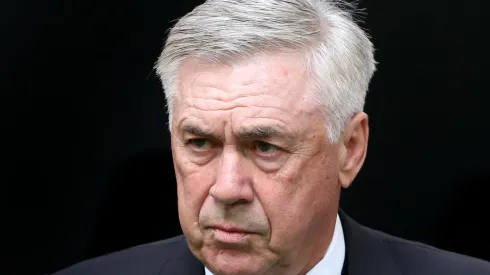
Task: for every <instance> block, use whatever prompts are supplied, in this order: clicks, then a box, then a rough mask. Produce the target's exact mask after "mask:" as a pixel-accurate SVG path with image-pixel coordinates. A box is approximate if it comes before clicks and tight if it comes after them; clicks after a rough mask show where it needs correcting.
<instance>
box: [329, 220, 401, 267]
mask: <svg viewBox="0 0 490 275" xmlns="http://www.w3.org/2000/svg"><path fill="white" fill-rule="evenodd" d="M339 217H340V221H341V222H342V229H343V231H344V239H345V247H346V262H345V263H346V264H345V265H344V269H345V268H347V272H346V273H345V274H348V275H400V274H401V273H400V270H399V269H398V267H397V265H396V263H395V261H394V259H393V255H392V253H391V251H390V247H389V246H388V245H387V244H386V243H385V242H384V241H383V239H382V237H381V234H382V233H380V232H377V231H374V230H372V229H369V228H367V227H364V226H362V225H360V224H358V223H357V222H356V221H354V220H353V219H352V218H350V217H349V216H348V215H347V214H345V213H344V212H343V211H342V210H339ZM343 274H344V273H343Z"/></svg>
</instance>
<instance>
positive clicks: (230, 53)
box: [155, 0, 376, 142]
mask: <svg viewBox="0 0 490 275" xmlns="http://www.w3.org/2000/svg"><path fill="white" fill-rule="evenodd" d="M353 13H354V7H353V6H352V5H350V4H347V3H345V2H343V1H339V0H338V1H337V0H208V1H206V2H205V3H203V4H201V5H200V6H198V7H196V8H195V9H194V10H193V11H191V12H190V13H188V14H187V15H185V16H184V17H182V18H181V19H180V20H178V22H177V23H176V24H175V26H174V27H173V28H171V30H170V32H169V35H168V38H167V41H166V43H165V47H164V49H163V52H162V54H161V55H160V57H159V59H158V61H157V63H156V65H155V69H156V72H157V74H158V75H159V76H160V78H161V81H162V84H163V87H164V90H165V97H166V99H167V110H168V114H169V127H170V130H172V110H173V105H174V102H175V94H176V90H177V88H176V87H177V85H176V82H177V75H178V71H179V68H180V66H181V65H182V63H183V62H184V61H186V60H187V59H189V58H199V59H204V60H207V61H210V62H213V63H218V64H231V63H232V62H233V61H236V60H238V59H244V58H250V57H252V56H254V55H258V54H260V53H269V54H272V53H301V54H302V56H304V58H305V66H306V69H307V70H308V72H309V73H310V75H311V77H312V80H313V82H312V85H313V87H314V90H315V91H316V93H315V99H316V100H317V101H318V103H319V104H322V106H324V108H323V110H324V113H325V117H326V122H325V123H326V125H325V126H326V130H327V134H328V138H329V140H330V141H331V142H337V141H338V139H339V137H340V134H341V133H342V131H343V129H344V126H345V124H346V123H347V122H348V121H349V120H350V118H351V116H352V115H354V114H355V113H358V112H361V111H362V110H363V108H364V101H365V97H366V92H367V90H368V87H369V82H370V79H371V77H372V75H373V73H374V71H375V70H376V61H375V60H374V54H373V52H374V48H373V45H372V43H371V41H370V40H369V37H368V35H367V34H366V33H365V32H364V31H363V30H362V28H361V27H359V26H358V25H357V24H356V22H355V20H354V18H353Z"/></svg>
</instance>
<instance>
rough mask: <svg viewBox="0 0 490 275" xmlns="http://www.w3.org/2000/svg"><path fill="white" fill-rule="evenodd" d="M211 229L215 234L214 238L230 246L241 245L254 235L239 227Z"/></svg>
mask: <svg viewBox="0 0 490 275" xmlns="http://www.w3.org/2000/svg"><path fill="white" fill-rule="evenodd" d="M210 229H211V230H212V231H213V233H214V238H215V239H216V240H217V241H219V242H222V243H229V244H239V243H242V242H244V241H245V240H246V238H247V237H248V236H250V235H252V234H254V233H253V232H250V231H247V230H244V229H240V228H237V227H228V226H220V225H216V226H212V227H210Z"/></svg>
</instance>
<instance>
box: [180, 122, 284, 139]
mask: <svg viewBox="0 0 490 275" xmlns="http://www.w3.org/2000/svg"><path fill="white" fill-rule="evenodd" d="M181 131H182V133H190V134H192V135H196V136H199V137H203V138H211V139H216V140H221V141H223V140H224V135H223V134H220V133H216V132H212V131H206V130H203V129H202V128H200V127H199V126H196V125H189V124H187V125H183V126H182V128H181ZM237 136H238V138H239V139H244V140H247V139H264V140H266V139H272V138H282V139H286V140H292V136H291V135H289V134H287V133H284V132H283V131H281V130H279V129H278V128H277V127H273V126H268V125H258V126H254V127H251V128H242V129H239V130H238V134H237Z"/></svg>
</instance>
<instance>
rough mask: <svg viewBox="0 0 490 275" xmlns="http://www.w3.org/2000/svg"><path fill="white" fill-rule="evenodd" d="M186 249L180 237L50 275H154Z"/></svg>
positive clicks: (134, 248)
mask: <svg viewBox="0 0 490 275" xmlns="http://www.w3.org/2000/svg"><path fill="white" fill-rule="evenodd" d="M186 245H187V244H186V240H185V238H184V237H183V236H182V235H180V236H177V237H173V238H170V239H166V240H162V241H158V242H153V243H149V244H144V245H140V246H135V247H132V248H128V249H125V250H121V251H117V252H114V253H111V254H107V255H104V256H100V257H97V258H93V259H89V260H86V261H83V262H80V263H77V264H75V265H73V266H71V267H68V268H66V269H63V270H61V271H58V272H56V273H54V274H53V275H81V274H91V275H99V274H100V275H102V274H104V275H113V274H114V275H115V274H117V275H122V274H158V272H159V271H160V270H161V269H162V268H163V267H164V266H165V263H166V262H167V261H168V260H169V259H170V258H171V257H172V256H173V255H175V253H179V251H180V250H183V249H185V247H186Z"/></svg>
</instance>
